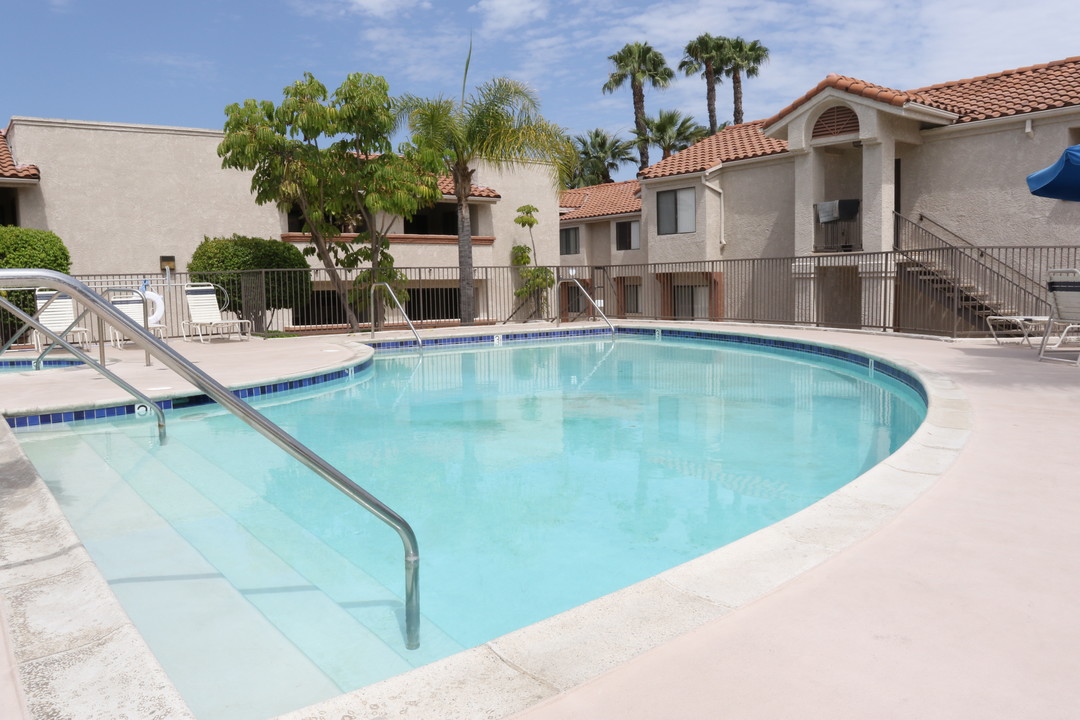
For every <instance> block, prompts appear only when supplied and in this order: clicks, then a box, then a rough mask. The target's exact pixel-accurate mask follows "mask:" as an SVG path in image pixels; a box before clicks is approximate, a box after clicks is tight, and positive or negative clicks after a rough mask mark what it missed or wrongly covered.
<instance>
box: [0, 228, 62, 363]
mask: <svg viewBox="0 0 1080 720" xmlns="http://www.w3.org/2000/svg"><path fill="white" fill-rule="evenodd" d="M0 268H42V269H45V270H56V271H57V272H62V273H67V272H70V271H71V255H70V253H68V249H67V246H66V245H64V241H63V240H61V239H60V237H59V236H57V235H56V234H55V233H52V232H49V231H48V230H36V229H34V228H24V227H15V226H12V225H0ZM0 295H3V296H4V297H5V298H6V299H7V300H8V301H9V302H11V303H12V304H13V305H14V306H15V307H17V308H19V309H20V310H22V311H24V312H26V313H29V314H31V315H32V314H34V312H36V311H37V303H36V301H35V300H34V292H33V291H32V290H0ZM20 327H22V322H21V321H20V320H18V319H17V318H15V317H13V316H12V315H11V314H10V313H6V312H4V311H3V310H0V345H2V344H3V343H5V342H7V340H8V339H9V338H10V337H11V334H12V333H14V332H15V331H16V330H18V329H19V328H20Z"/></svg>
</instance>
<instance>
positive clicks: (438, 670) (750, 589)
mask: <svg viewBox="0 0 1080 720" xmlns="http://www.w3.org/2000/svg"><path fill="white" fill-rule="evenodd" d="M673 325H674V326H675V327H676V328H677V329H678V330H679V331H680V332H682V331H686V327H684V326H680V325H678V324H674V323H655V324H642V323H618V327H620V328H640V329H643V330H644V331H647V332H654V331H655V330H656V329H657V328H658V327H659V328H668V327H672V326H673ZM722 327H723V329H720V328H717V327H716V326H713V325H709V326H707V327H706V328H702V329H707V330H708V331H709V332H713V333H720V334H724V335H731V334H738V335H743V336H747V337H756V338H769V337H775V336H770V335H769V332H768V329H767V328H759V327H754V328H753V329H754V331H755V332H752V333H747V332H745V330H746V328H744V327H738V329H737V331H734V332H733V331H732V330H731V329H729V328H732V327H733V326H731V325H725V326H722ZM697 331H698V330H691V331H690V332H697ZM587 334H588V335H592V334H599V335H604V334H607V333H606V329H605V330H604V331H600V332H599V333H594V332H588V333H587ZM438 335H440V333H438V332H433V333H431V334H430V335H428V336H425V339H426V338H427V337H432V338H434V337H436V336H438ZM462 335H463V334H462V333H461V332H458V333H450V334H448V335H444V336H446V337H462ZM353 342H356V341H355V340H353ZM360 342H363V341H362V340H361V341H360ZM785 342H786V341H785ZM450 344H465V343H457V342H455V343H450ZM811 344H813V345H816V346H826V347H832V348H836V349H838V350H839V351H840V352H852V351H851V350H850V349H849V348H845V347H844V346H843V345H835V344H832V343H819V342H814V343H811ZM854 352H858V353H859V354H860V355H866V356H871V357H873V356H874V355H873V353H867V352H865V351H861V350H860V351H854ZM878 359H880V360H882V361H883V362H887V363H889V364H892V365H896V366H899V367H901V368H904V369H906V370H908V371H910V372H912V373H913V375H914V376H915V377H917V378H919V380H920V381H921V382H922V383H923V385H924V387H925V388H926V390H927V393H928V395H929V409H928V414H927V419H926V421H925V422H924V423H923V425H922V426H920V428H919V429H918V430H917V431H916V433H915V435H913V436H912V438H911V439H910V440H909V441H908V442H907V443H905V445H904V446H903V447H901V448H900V449H899V450H898V451H897V452H896V453H894V454H893V455H891V456H890V457H889V458H888V459H886V460H885V461H884V462H883V463H881V464H879V465H877V466H875V467H874V468H872V469H871V470H870V471H868V472H867V473H864V474H863V475H861V476H859V477H858V478H856V479H855V480H853V481H852V482H851V483H849V484H848V485H846V486H845V487H844V488H841V489H840V490H838V491H837V492H835V493H833V494H831V495H829V496H828V497H826V498H825V499H823V500H821V501H819V502H818V503H815V504H814V505H812V506H810V507H809V508H806V509H804V510H802V511H800V512H799V513H796V514H795V515H792V516H790V517H788V518H786V519H785V520H782V521H780V522H778V523H776V524H774V525H772V526H769V527H768V528H764V529H762V530H760V531H758V532H756V533H754V534H752V535H749V536H747V537H745V538H742V539H741V540H738V541H736V542H734V543H731V544H729V545H727V546H725V547H723V548H720V549H718V550H715V551H713V552H711V553H708V554H706V555H704V556H701V557H699V558H696V559H695V560H691V561H689V562H687V563H684V564H683V565H680V566H678V567H676V568H672V569H671V570H668V571H665V572H664V573H661V574H660V575H657V576H655V577H653V578H650V579H648V580H645V581H643V582H641V583H638V584H636V585H633V586H630V587H628V588H625V589H623V590H620V591H617V592H615V593H612V594H610V595H607V596H604V597H602V598H599V599H597V600H594V601H591V602H589V603H586V604H585V605H582V606H579V607H577V608H574V609H572V610H570V611H567V612H566V613H562V614H560V615H557V616H555V617H552V618H549V619H547V620H544V621H541V622H539V623H536V624H534V625H530V626H528V627H526V628H522V629H520V630H517V631H515V632H513V633H510V634H508V635H505V636H503V637H500V638H497V639H495V640H492V641H490V642H488V643H485V644H484V645H481V646H479V647H476V648H472V649H470V650H466V651H464V652H462V653H458V654H457V655H454V656H451V657H449V658H446V659H444V660H441V661H438V662H436V663H433V664H431V665H427V666H424V667H421V668H417V669H416V670H413V671H411V672H408V673H405V674H403V675H399V676H396V677H394V678H390V679H388V680H385V681H383V682H380V683H376V684H374V685H371V686H367V687H365V688H362V689H360V690H356V691H354V692H352V693H348V694H346V695H342V696H339V697H337V698H333V699H330V700H327V701H324V702H322V703H318V704H316V705H313V706H310V707H308V708H304V709H301V710H297V711H293V712H290V713H286V714H284V715H282V716H280V717H281V718H289V719H290V720H295V719H298V718H325V717H338V716H340V715H344V714H348V713H369V712H373V711H376V710H377V711H378V712H379V713H380V714H386V715H391V714H392V715H397V716H401V717H408V718H425V717H433V718H435V717H437V718H453V717H462V718H471V717H475V716H478V715H484V716H489V717H503V716H506V715H509V714H512V713H515V712H518V711H520V710H524V709H526V708H528V707H530V706H532V705H534V704H536V703H538V702H540V701H542V700H544V699H546V698H550V697H552V696H553V695H556V694H558V693H560V692H563V691H565V690H568V689H571V688H574V687H577V686H579V685H581V684H583V683H585V682H586V681H588V680H590V679H592V678H595V677H597V676H598V675H600V674H602V673H604V672H605V671H607V670H609V669H611V668H613V667H616V666H618V665H620V664H622V663H625V662H626V661H628V660H630V659H631V658H633V657H635V656H637V655H639V654H641V653H643V652H645V651H646V650H649V649H651V648H654V647H657V646H658V645H660V644H662V643H664V642H666V641H668V640H671V639H673V638H675V637H678V636H679V635H681V634H683V633H685V632H688V631H690V630H693V629H695V628H697V627H700V626H701V625H703V624H705V623H707V622H709V621H711V620H714V619H716V618H719V617H722V616H724V615H727V614H729V613H731V612H733V611H734V610H736V609H738V608H739V607H742V606H744V605H746V604H748V603H750V602H753V601H754V600H755V599H757V598H759V597H762V596H763V595H766V594H768V593H769V592H771V591H772V590H774V589H776V588H778V587H779V586H780V585H783V584H784V583H786V582H788V581H789V580H792V579H794V578H795V577H798V576H799V575H801V574H803V573H805V572H806V571H808V570H810V569H812V568H813V567H816V566H817V565H819V564H820V563H822V562H824V561H825V560H826V559H828V558H829V557H831V556H832V555H835V554H836V553H838V552H840V551H841V550H842V549H844V548H846V547H848V546H850V545H851V544H853V543H855V542H857V541H858V540H859V539H861V538H863V537H866V536H867V535H869V534H870V533H872V532H873V531H874V530H876V529H877V528H879V527H881V526H882V525H884V524H885V523H887V522H888V520H889V519H891V518H892V517H894V516H895V515H896V514H897V513H899V512H900V511H901V510H902V509H903V508H904V507H906V506H907V505H908V504H910V503H911V502H912V501H914V499H915V498H917V497H918V496H919V495H921V494H922V493H923V492H924V491H925V490H926V489H927V488H929V487H930V486H931V485H932V484H933V482H934V480H935V479H936V477H937V476H938V475H939V474H940V473H941V472H943V471H944V469H945V468H947V467H948V465H949V464H951V462H952V460H953V459H954V458H955V456H956V454H957V453H958V452H959V450H960V448H961V447H962V446H963V444H964V442H965V441H966V439H967V436H968V434H969V433H970V430H971V412H970V406H969V405H968V404H967V401H966V400H965V399H964V397H963V393H962V392H960V391H959V389H958V388H957V386H956V385H955V384H954V383H952V381H951V380H949V379H948V378H947V377H945V376H943V375H941V374H939V373H936V372H933V371H930V370H928V369H926V368H922V367H919V366H916V365H915V364H913V363H909V362H902V363H896V362H895V361H892V360H887V361H886V360H884V359H883V358H878ZM5 435H10V431H9V430H7V429H4V428H0V449H2V446H3V443H4V441H5V440H6V439H8V438H5ZM10 439H11V442H12V443H13V442H14V438H13V437H11V438H10ZM16 448H17V446H16ZM19 454H20V455H21V451H20V452H19ZM27 465H29V463H27ZM31 472H32V468H31ZM33 474H34V476H35V478H36V473H33ZM36 482H37V484H38V485H40V488H39V489H43V490H44V492H45V494H46V495H47V496H48V497H47V498H44V499H43V498H37V499H36V501H35V503H34V504H35V505H39V504H40V503H44V504H45V505H48V504H50V503H49V501H50V500H51V501H52V502H51V504H52V505H53V506H55V500H52V497H51V493H49V492H48V490H47V488H45V487H44V483H43V482H41V481H40V478H36ZM5 502H6V501H5ZM53 509H54V510H55V512H56V513H59V508H58V506H55V507H54V508H53ZM61 520H62V515H61ZM62 524H63V525H66V521H63V522H62ZM68 532H70V528H68ZM71 537H72V536H69V537H67V538H66V540H67V541H68V543H69V544H70V540H71ZM75 543H76V545H77V540H75ZM77 549H81V545H77ZM66 552H68V553H69V554H74V555H76V556H78V562H77V563H76V564H77V565H85V563H86V558H85V557H84V555H83V554H84V553H85V551H84V550H83V551H82V553H83V554H80V553H78V552H73V549H69V551H66ZM7 560H8V558H2V559H0V562H5V563H6V561H7ZM8 564H10V563H8ZM91 565H92V563H91ZM6 567H7V565H0V592H7V591H8V589H9V584H8V582H5V581H4V580H3V579H2V578H3V572H4V570H5V569H6ZM98 577H99V578H100V575H99V576H98ZM101 583H102V584H103V583H104V581H103V580H101ZM104 591H105V592H106V593H107V594H108V595H109V596H111V595H112V594H111V591H110V590H108V587H107V585H106V586H105V587H104ZM81 593H84V590H82V589H80V590H79V591H78V592H75V593H74V594H75V595H76V596H77V597H78V596H80V594H81ZM114 601H115V598H114ZM81 604H83V603H80V605H81ZM121 614H122V611H121ZM123 617H124V618H125V619H126V615H125V616H123ZM128 624H130V621H128ZM582 628H587V630H586V631H584V632H583V630H582ZM132 630H133V628H132ZM125 631H126V627H125ZM118 632H119V626H117V627H115V628H112V629H111V630H110V632H109V633H108V634H113V635H115V634H117V633H118ZM16 634H17V633H16ZM134 634H135V636H136V637H135V638H134V641H135V642H134V645H136V646H137V645H139V644H140V643H141V642H142V641H141V637H137V633H134ZM125 639H126V640H130V639H131V638H125ZM128 652H129V654H131V653H134V654H135V655H138V654H139V652H144V653H146V654H148V655H149V650H148V649H147V648H145V644H144V643H143V644H142V649H141V650H139V648H135V649H134V650H129V651H128ZM149 657H150V659H151V662H149V663H147V664H146V667H147V678H148V682H150V688H149V689H148V688H145V687H143V688H141V689H140V690H139V692H140V693H148V696H149V697H152V698H155V699H158V700H161V702H162V705H161V707H162V708H163V709H164V708H165V707H166V706H168V707H170V708H172V709H171V710H168V711H167V713H166V714H165V715H161V716H162V717H165V716H169V717H188V715H187V714H186V713H187V710H186V708H185V707H184V706H183V702H182V700H179V697H178V695H175V689H172V688H171V684H168V682H167V679H166V681H165V684H166V685H167V687H164V686H162V685H161V684H160V682H159V680H160V678H158V677H157V674H156V672H157V670H160V667H159V666H157V663H156V660H153V658H152V655H149ZM111 662H116V660H115V659H111ZM20 671H21V672H23V668H22V666H20ZM23 675H24V677H23V684H24V685H28V684H33V682H31V683H28V682H27V677H26V676H25V672H23ZM170 690H171V694H170V692H169V691H170Z"/></svg>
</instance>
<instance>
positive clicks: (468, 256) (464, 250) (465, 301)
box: [453, 168, 476, 325]
mask: <svg viewBox="0 0 1080 720" xmlns="http://www.w3.org/2000/svg"><path fill="white" fill-rule="evenodd" d="M453 175H454V193H455V195H456V196H457V216H458V314H459V315H460V320H461V324H462V325H472V324H473V322H475V320H476V297H475V289H474V287H473V256H472V221H471V219H470V218H469V202H468V201H469V190H470V189H472V175H473V174H472V171H471V170H469V169H468V168H466V169H464V170H459V169H457V168H455V169H454V173H453Z"/></svg>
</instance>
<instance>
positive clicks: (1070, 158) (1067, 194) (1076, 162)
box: [1027, 145, 1080, 202]
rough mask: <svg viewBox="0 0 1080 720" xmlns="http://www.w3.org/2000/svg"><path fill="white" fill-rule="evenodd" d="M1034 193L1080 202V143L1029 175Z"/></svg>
mask: <svg viewBox="0 0 1080 720" xmlns="http://www.w3.org/2000/svg"><path fill="white" fill-rule="evenodd" d="M1027 184H1028V189H1029V190H1031V194H1032V195H1038V196H1039V197H1048V198H1054V199H1055V200H1076V201H1078V202H1080V145H1073V146H1072V147H1070V148H1065V152H1064V153H1062V155H1061V157H1060V158H1058V161H1057V162H1056V163H1054V164H1053V165H1051V166H1050V167H1048V168H1045V169H1043V170H1039V171H1038V172H1033V173H1031V174H1030V175H1028V176H1027Z"/></svg>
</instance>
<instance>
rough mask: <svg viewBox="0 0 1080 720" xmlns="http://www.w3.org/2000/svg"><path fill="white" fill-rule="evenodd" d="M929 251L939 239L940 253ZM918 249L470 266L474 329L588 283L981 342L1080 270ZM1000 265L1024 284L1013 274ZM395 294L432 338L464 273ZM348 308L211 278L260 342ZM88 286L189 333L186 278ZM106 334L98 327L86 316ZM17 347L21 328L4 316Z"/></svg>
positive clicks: (683, 307)
mask: <svg viewBox="0 0 1080 720" xmlns="http://www.w3.org/2000/svg"><path fill="white" fill-rule="evenodd" d="M930 245H932V243H931V244H930ZM930 245H924V246H919V245H918V243H916V242H914V241H913V240H912V241H909V242H907V243H906V244H905V245H904V247H906V248H907V249H905V250H902V251H895V252H880V253H840V254H835V255H815V256H810V257H785V258H763V259H754V260H717V261H710V262H687V263H662V264H647V265H612V266H582V267H552V268H550V270H551V273H552V277H553V283H552V285H551V286H550V287H548V288H546V289H542V290H538V291H531V292H530V291H528V290H527V289H525V288H523V280H522V276H521V272H520V270H519V268H515V267H478V268H475V269H474V270H473V276H474V284H475V299H476V308H477V318H476V323H477V324H486V325H496V324H502V323H507V322H527V321H529V320H539V319H545V320H555V319H558V320H562V321H571V320H578V319H589V318H591V317H592V316H593V315H595V311H594V310H593V308H592V305H591V304H590V303H588V302H585V301H584V299H583V298H581V297H580V291H579V290H578V287H577V285H576V284H575V283H574V282H573V280H578V281H580V283H581V285H582V286H583V287H584V288H585V289H586V291H587V292H588V293H589V294H590V295H592V297H593V298H594V299H595V300H596V302H597V304H598V305H599V306H600V307H601V308H602V310H603V311H604V313H605V314H606V315H608V316H609V317H611V318H621V319H630V320H632V319H657V320H705V321H721V320H725V321H737V322H748V323H780V324H790V325H808V326H828V327H842V328H861V329H872V330H881V331H901V332H916V333H929V334H938V335H948V336H953V337H962V336H981V335H985V334H986V333H987V327H986V322H985V317H986V316H987V315H991V314H1015V315H1045V314H1047V312H1048V307H1049V306H1048V299H1047V295H1046V292H1045V289H1044V288H1045V287H1046V272H1047V270H1049V269H1050V268H1053V267H1080V247H995V248H976V249H973V248H963V247H953V246H948V245H943V246H938V247H932V246H930ZM1001 266H1008V267H1010V268H1013V272H1014V273H1018V274H1022V275H1023V276H1024V278H1026V279H1024V280H1022V281H1021V280H1018V279H1017V275H1016V274H1009V273H1003V272H1002V271H1001ZM399 271H400V274H401V277H402V281H401V282H400V283H399V284H398V285H397V287H396V289H395V292H396V293H397V296H398V299H399V300H400V302H401V304H402V305H403V307H404V308H405V311H406V313H408V315H409V318H410V319H411V320H412V321H413V322H414V323H415V324H416V325H417V326H418V327H424V328H432V327H440V326H452V325H457V324H458V317H459V315H458V299H459V298H458V269H457V268H447V267H417V268H399ZM338 272H339V273H340V274H341V275H342V277H343V278H344V280H345V283H346V285H347V287H348V288H349V289H348V292H347V293H346V296H345V297H344V298H343V297H342V296H341V294H340V293H338V292H336V291H335V290H334V288H333V286H332V283H331V281H330V278H329V277H328V275H327V272H326V271H325V270H324V269H311V270H259V271H251V272H244V273H216V274H208V273H200V275H199V277H198V279H199V280H204V281H205V280H208V281H210V282H213V283H214V284H215V285H218V286H219V287H220V288H222V290H221V291H220V292H219V301H220V302H221V303H222V304H223V305H224V306H225V307H224V311H223V316H224V317H226V318H231V317H243V318H247V319H249V320H251V321H252V323H253V325H254V328H255V331H256V333H266V334H271V333H283V334H314V333H327V332H345V331H349V330H350V329H353V326H352V325H351V324H350V322H349V317H348V315H349V313H347V312H346V310H345V304H346V303H347V304H348V306H349V307H350V308H351V309H352V311H353V314H354V316H355V317H356V318H358V323H357V326H356V327H358V328H359V329H360V330H365V331H366V330H370V328H371V325H370V318H371V314H372V308H371V305H370V302H371V301H370V292H369V286H367V285H365V284H364V278H365V276H364V274H363V271H357V270H347V269H340V270H339V271H338ZM79 279H80V280H82V281H83V282H84V283H86V284H87V285H89V286H90V287H91V288H93V289H95V290H98V291H99V292H104V291H105V290H106V289H107V288H140V287H142V286H143V284H144V282H146V283H148V286H149V289H150V290H151V291H154V292H156V293H158V294H160V295H161V296H162V297H163V298H164V307H165V314H164V317H163V318H162V322H163V323H164V324H165V325H166V326H167V328H168V331H167V333H168V335H169V336H172V337H177V336H179V335H181V331H182V323H183V321H184V320H185V319H186V318H187V309H186V303H185V298H184V286H185V285H186V284H187V283H188V282H189V281H191V279H192V278H191V276H189V275H188V274H186V273H175V274H167V275H162V274H160V273H132V274H125V275H92V276H80V277H79ZM383 292H384V290H381V289H380V290H378V291H377V292H376V303H377V304H380V305H381V306H382V307H381V315H377V317H379V318H380V321H379V322H378V323H377V327H380V328H383V327H385V328H388V329H389V328H394V327H398V326H400V327H404V325H405V318H404V317H403V316H402V315H401V313H400V312H399V311H398V310H397V308H396V306H395V304H394V303H392V302H390V301H389V300H388V299H382V300H380V294H381V293H383ZM84 320H85V321H84V323H83V325H84V326H86V327H88V329H90V330H91V331H92V332H93V333H95V337H97V332H98V329H97V327H96V325H97V323H96V322H94V321H93V320H92V319H91V318H87V319H84ZM0 321H2V322H3V323H4V326H3V332H4V333H5V335H4V336H5V337H9V336H10V334H11V333H12V332H14V330H15V329H16V328H17V327H18V323H15V322H14V319H13V318H11V317H4V316H3V315H2V314H0Z"/></svg>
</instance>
